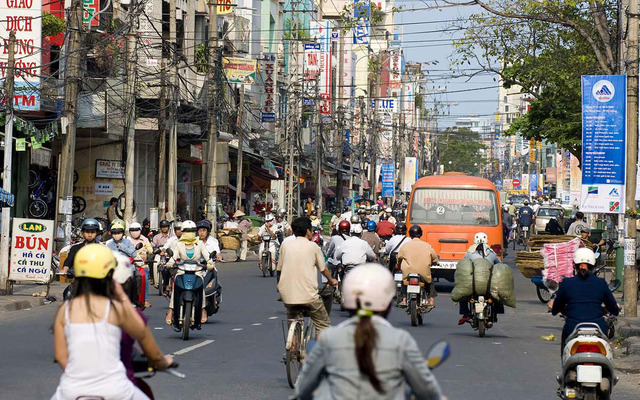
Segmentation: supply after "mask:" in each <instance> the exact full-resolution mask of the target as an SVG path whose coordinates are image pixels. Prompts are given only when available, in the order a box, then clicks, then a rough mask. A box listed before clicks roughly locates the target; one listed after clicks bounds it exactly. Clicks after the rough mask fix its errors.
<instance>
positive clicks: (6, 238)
mask: <svg viewBox="0 0 640 400" xmlns="http://www.w3.org/2000/svg"><path fill="white" fill-rule="evenodd" d="M15 49H16V32H15V31H11V32H10V33H9V59H8V60H7V61H8V62H7V78H6V79H5V80H4V92H5V95H6V97H5V104H6V107H7V110H6V111H7V115H6V117H5V118H6V123H5V125H4V165H3V171H4V172H3V178H2V189H4V191H5V192H7V193H11V173H12V168H11V164H12V160H13V101H14V100H13V82H14V81H13V77H14V75H15ZM9 229H11V207H2V241H1V242H0V265H4V266H5V267H2V268H0V288H5V289H6V290H5V294H12V293H11V292H12V287H11V285H9V282H8V281H7V279H8V277H9V276H8V270H7V268H6V265H8V264H9V247H10V245H11V235H10V234H9V233H10V232H9Z"/></svg>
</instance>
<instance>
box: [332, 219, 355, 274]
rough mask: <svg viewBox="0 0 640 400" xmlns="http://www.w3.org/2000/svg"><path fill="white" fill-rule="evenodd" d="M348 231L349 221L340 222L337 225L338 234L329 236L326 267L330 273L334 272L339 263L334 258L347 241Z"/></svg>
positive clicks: (349, 227)
mask: <svg viewBox="0 0 640 400" xmlns="http://www.w3.org/2000/svg"><path fill="white" fill-rule="evenodd" d="M350 229H351V224H350V223H349V221H340V222H339V223H338V234H336V235H333V236H331V239H329V245H328V246H327V266H328V267H329V269H330V270H331V272H332V273H333V272H335V270H336V269H337V268H338V265H339V264H340V261H339V260H337V259H336V258H335V254H336V250H337V249H338V247H340V246H341V245H342V243H344V241H345V240H347V238H348V237H349V230H350Z"/></svg>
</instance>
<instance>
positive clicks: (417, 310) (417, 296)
mask: <svg viewBox="0 0 640 400" xmlns="http://www.w3.org/2000/svg"><path fill="white" fill-rule="evenodd" d="M404 285H405V286H406V287H407V309H406V312H407V314H409V315H410V316H411V326H418V325H422V324H423V319H422V315H423V314H426V313H428V312H429V308H428V304H427V291H426V289H425V287H426V285H427V283H426V282H425V281H424V279H422V277H421V276H420V274H409V275H407V279H405V280H404Z"/></svg>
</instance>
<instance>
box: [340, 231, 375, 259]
mask: <svg viewBox="0 0 640 400" xmlns="http://www.w3.org/2000/svg"><path fill="white" fill-rule="evenodd" d="M350 232H351V236H350V237H349V238H347V240H345V241H344V243H342V244H341V245H340V247H338V249H337V250H336V252H335V256H334V258H335V259H336V260H338V261H340V262H341V263H342V265H343V266H345V267H346V266H349V265H352V266H355V265H360V264H364V263H366V262H367V261H373V260H375V259H376V255H375V253H374V252H373V250H372V249H371V246H369V243H367V242H365V241H364V240H362V239H361V238H360V237H361V236H362V226H360V225H359V224H356V225H351V229H350Z"/></svg>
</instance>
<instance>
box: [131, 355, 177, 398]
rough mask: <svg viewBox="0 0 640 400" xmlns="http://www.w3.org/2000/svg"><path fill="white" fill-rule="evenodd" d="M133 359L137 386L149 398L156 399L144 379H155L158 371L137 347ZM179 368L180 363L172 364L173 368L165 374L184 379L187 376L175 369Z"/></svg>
mask: <svg viewBox="0 0 640 400" xmlns="http://www.w3.org/2000/svg"><path fill="white" fill-rule="evenodd" d="M132 358H133V363H132V365H133V377H134V378H135V381H136V382H135V385H136V386H137V387H138V389H140V390H141V391H142V392H143V393H144V394H146V395H147V397H149V398H150V399H151V400H153V399H155V397H154V395H153V391H152V390H151V387H150V386H149V385H148V384H147V383H146V382H145V381H144V380H143V379H149V378H153V377H154V376H155V375H156V372H157V371H156V370H155V369H154V368H153V367H152V366H151V365H150V364H149V359H148V358H147V357H146V356H145V355H144V354H142V353H141V352H140V351H139V350H137V349H136V348H135V347H134V349H133V357H132ZM178 367H179V365H178V363H177V362H175V361H174V362H173V364H171V366H170V367H169V369H166V370H165V371H163V372H166V373H168V374H171V375H173V376H175V377H177V378H180V379H184V378H185V377H186V375H184V374H183V373H180V372H178V371H175V369H176V368H178Z"/></svg>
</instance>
